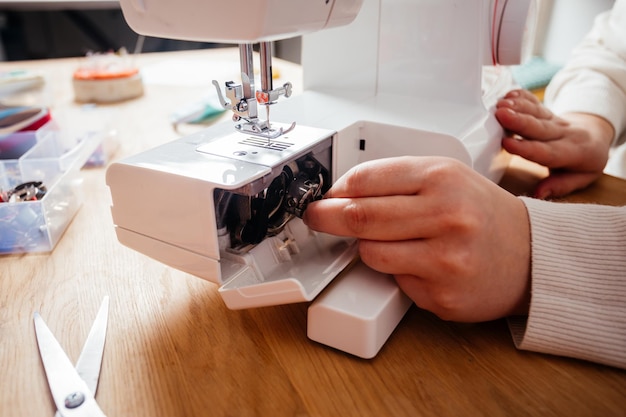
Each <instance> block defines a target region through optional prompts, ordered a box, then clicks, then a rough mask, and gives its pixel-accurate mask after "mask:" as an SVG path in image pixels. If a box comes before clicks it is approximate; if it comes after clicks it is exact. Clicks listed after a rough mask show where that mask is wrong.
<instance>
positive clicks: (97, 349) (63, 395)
mask: <svg viewBox="0 0 626 417" xmlns="http://www.w3.org/2000/svg"><path fill="white" fill-rule="evenodd" d="M108 314H109V297H108V296H107V297H104V299H103V300H102V305H101V306H100V310H99V311H98V314H97V316H96V319H95V320H94V322H93V325H92V326H91V330H90V331H89V335H88V336H87V340H85V344H84V345H83V350H82V352H81V353H80V356H79V357H78V362H76V367H74V366H73V365H72V363H71V362H70V359H69V358H68V357H67V355H66V354H65V352H64V351H63V348H62V347H61V345H60V344H59V342H58V341H57V340H56V339H55V337H54V335H53V334H52V332H51V331H50V329H49V328H48V326H47V325H46V323H45V322H44V321H43V319H42V318H41V316H40V315H39V313H37V312H36V313H35V314H34V318H33V320H34V322H35V334H36V335H37V344H38V345H39V354H40V355H41V361H42V362H43V367H44V369H45V371H46V376H47V378H48V386H49V387H50V392H51V393H52V397H53V399H54V403H55V404H56V406H57V413H56V414H55V417H87V416H93V417H105V415H104V413H103V412H102V410H101V409H100V407H99V406H98V404H97V403H96V399H95V397H94V396H95V394H96V389H97V387H98V377H99V376H100V367H101V365H102V355H103V353H104V342H105V338H106V330H107V320H108Z"/></svg>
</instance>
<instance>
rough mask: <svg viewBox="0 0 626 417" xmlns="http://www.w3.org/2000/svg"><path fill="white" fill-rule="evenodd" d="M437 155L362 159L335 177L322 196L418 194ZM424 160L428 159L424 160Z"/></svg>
mask: <svg viewBox="0 0 626 417" xmlns="http://www.w3.org/2000/svg"><path fill="white" fill-rule="evenodd" d="M437 159H439V158H437V157H428V158H426V157H396V158H384V159H377V160H373V161H368V162H364V163H362V164H359V165H357V166H355V167H353V168H352V169H350V170H349V171H348V172H347V173H346V174H345V175H343V176H342V177H341V178H339V179H338V180H337V182H336V183H335V184H333V186H332V187H331V189H330V190H329V191H328V192H327V193H326V195H325V198H361V197H382V196H391V195H414V194H417V193H419V191H420V190H421V188H422V186H423V182H424V178H425V177H426V176H427V174H428V170H429V167H430V166H432V165H433V162H434V161H436V160H437ZM427 161H428V162H427Z"/></svg>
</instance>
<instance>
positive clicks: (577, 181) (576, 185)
mask: <svg viewBox="0 0 626 417" xmlns="http://www.w3.org/2000/svg"><path fill="white" fill-rule="evenodd" d="M600 175H601V173H595V172H576V173H572V172H556V173H555V172H552V173H551V174H550V176H549V177H547V178H545V179H543V180H542V181H540V182H539V184H538V185H537V187H536V188H535V193H534V197H535V198H539V199H543V200H545V199H547V198H553V197H563V196H565V195H567V194H570V193H572V192H574V191H576V190H580V189H583V188H585V187H587V186H588V185H590V184H591V183H592V182H594V181H595V180H596V179H598V177H599V176H600Z"/></svg>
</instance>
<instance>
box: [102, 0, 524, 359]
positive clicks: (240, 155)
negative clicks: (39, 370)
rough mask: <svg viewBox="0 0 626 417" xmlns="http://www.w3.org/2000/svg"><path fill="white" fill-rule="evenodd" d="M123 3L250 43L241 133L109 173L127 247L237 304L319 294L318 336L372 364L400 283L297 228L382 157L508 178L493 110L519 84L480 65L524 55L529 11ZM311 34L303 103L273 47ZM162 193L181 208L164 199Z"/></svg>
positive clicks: (176, 30) (185, 30)
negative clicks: (439, 158) (334, 187)
mask: <svg viewBox="0 0 626 417" xmlns="http://www.w3.org/2000/svg"><path fill="white" fill-rule="evenodd" d="M121 6H122V9H123V12H124V16H125V17H126V19H127V21H128V22H129V24H130V25H131V27H132V28H133V29H134V30H135V31H137V32H139V33H143V34H146V35H154V36H160V37H169V38H178V39H188V40H202V41H217V42H232V43H237V44H239V45H240V46H239V48H240V58H241V63H240V64H241V80H236V81H235V82H231V81H229V80H220V81H222V82H223V81H226V83H225V84H223V83H217V82H214V84H216V87H217V89H218V91H220V95H221V101H222V103H223V105H224V106H225V107H227V108H229V109H231V110H232V112H233V120H234V122H235V123H234V126H233V123H224V124H219V125H215V126H212V127H210V128H207V129H206V130H203V131H201V132H199V133H197V134H194V135H191V136H188V137H184V138H181V139H179V140H176V141H174V142H172V143H169V144H166V145H163V146H160V147H157V148H155V149H152V150H148V151H146V152H143V153H141V154H139V155H136V156H132V157H129V158H126V159H124V160H121V161H117V162H115V163H113V164H112V165H111V166H110V167H109V169H108V172H107V183H108V185H109V187H110V189H111V194H112V201H113V206H112V214H113V220H114V222H115V225H116V231H117V236H118V239H119V240H120V242H122V243H123V244H125V245H127V246H129V247H131V248H133V249H135V250H138V251H140V252H142V253H144V254H146V255H148V256H150V257H152V258H154V259H157V260H159V261H161V262H163V263H165V264H167V265H170V266H172V267H174V268H177V269H180V270H183V271H186V272H188V273H190V274H193V275H197V276H199V277H202V278H205V279H207V280H210V281H213V282H215V283H217V284H218V285H220V289H219V291H220V293H221V295H222V298H223V299H224V301H225V303H226V305H227V306H228V307H229V308H233V309H240V308H250V307H260V306H270V305H277V304H283V303H295V302H307V301H312V300H313V302H312V303H311V305H310V307H309V310H308V336H309V337H310V338H311V339H313V340H316V341H318V342H321V343H323V344H326V345H329V346H332V347H335V348H337V349H340V350H343V351H346V352H348V353H351V354H354V355H357V356H360V357H364V358H371V357H373V356H375V355H376V354H377V353H378V351H379V350H380V348H381V347H382V346H383V344H384V343H385V341H386V340H387V338H388V337H389V335H390V334H391V333H392V331H393V329H394V328H395V327H396V325H397V324H398V322H399V321H400V319H401V318H402V317H403V316H404V314H405V312H406V311H407V309H408V308H409V306H410V300H409V299H408V298H407V297H406V296H404V295H403V293H402V292H401V291H400V290H399V288H398V287H397V286H396V284H395V281H394V280H393V279H392V277H390V276H386V275H383V274H379V273H377V272H375V271H372V270H371V269H369V268H367V267H366V266H365V265H363V264H362V263H360V262H358V261H357V260H356V259H357V250H356V243H355V242H354V241H353V240H351V239H347V238H341V237H335V236H329V235H325V234H321V233H316V232H313V231H311V230H309V229H308V228H307V227H306V226H305V225H304V223H303V222H302V221H301V220H300V218H299V217H300V216H301V214H302V212H303V211H304V210H305V209H306V206H307V204H308V203H309V202H311V201H313V200H315V199H318V198H321V196H322V195H323V193H324V192H325V191H326V190H327V189H328V188H329V187H330V185H331V183H332V182H333V181H334V180H336V179H337V178H338V177H339V176H341V175H342V174H343V173H345V172H346V171H347V170H348V169H349V168H351V167H352V166H354V165H356V164H358V163H361V162H364V161H367V160H371V159H376V158H383V157H390V156H398V155H446V156H450V157H454V158H457V159H459V160H461V161H463V162H465V163H466V164H468V165H469V166H472V167H473V168H474V169H475V170H477V171H478V172H480V173H481V174H483V175H485V176H487V177H488V178H490V179H492V180H494V181H497V180H498V179H499V178H500V176H501V174H502V172H503V170H504V168H505V166H506V164H507V162H508V160H507V157H506V155H504V154H503V153H502V152H501V149H500V139H501V135H502V132H501V129H500V127H499V125H498V123H497V121H496V120H495V118H494V117H493V115H492V112H491V111H490V107H491V106H492V105H493V104H495V101H496V99H497V97H498V96H499V95H501V94H503V93H504V92H505V90H506V89H508V88H509V87H510V85H511V80H510V78H509V77H508V72H507V71H492V72H491V76H490V80H489V82H488V83H484V82H483V78H484V77H483V65H484V64H489V65H491V64H494V63H498V62H499V63H504V64H509V63H516V61H519V58H520V53H521V52H520V51H521V45H522V38H523V36H524V34H525V25H526V18H527V15H528V14H529V11H530V10H531V8H532V7H531V6H532V0H509V1H505V0H500V1H498V0H462V1H451V0H449V1H443V0H317V1H314V0H255V1H252V2H247V3H246V5H245V6H241V5H235V3H233V2H231V1H230V0H177V1H176V2H171V1H167V0H121ZM240 8H241V10H239V9H240ZM353 20H354V21H353ZM343 25H346V26H343ZM335 26H337V27H336V28H332V29H327V28H331V27H335ZM338 26H343V27H338ZM321 29H327V30H323V31H322V30H321ZM313 32H315V33H313ZM492 32H494V34H493V36H492ZM297 35H304V37H303V55H302V64H303V71H304V93H302V94H299V95H297V96H294V97H291V98H286V97H289V96H290V95H291V85H290V84H289V83H287V84H285V85H283V86H280V87H277V88H274V86H273V85H272V74H271V68H272V67H271V56H272V52H271V45H272V44H271V41H274V40H277V39H283V38H288V37H292V36H297ZM257 42H259V43H260V54H259V55H260V59H259V62H260V70H261V71H260V79H261V88H260V89H259V90H255V79H254V78H255V76H254V65H253V60H254V54H253V52H252V43H257ZM483 84H485V85H483ZM222 85H223V86H224V92H223V93H222V92H221V91H222ZM281 96H284V97H281ZM279 99H280V102H281V103H280V104H275V103H276V101H278V100H279ZM270 106H272V116H271V121H270V120H269V107H270ZM262 107H265V108H266V111H267V117H265V118H264V117H263V114H264V113H265V112H262V111H260V110H261V108H262ZM279 122H280V123H279ZM163 190H168V194H169V197H168V198H167V199H159V201H158V202H155V200H154V196H155V195H159V194H161V193H162V192H163ZM335 278H337V279H335ZM333 279H335V282H333V285H331V286H329V287H328V288H327V289H326V290H325V291H323V290H324V289H325V287H326V286H327V285H328V284H329V283H331V281H333Z"/></svg>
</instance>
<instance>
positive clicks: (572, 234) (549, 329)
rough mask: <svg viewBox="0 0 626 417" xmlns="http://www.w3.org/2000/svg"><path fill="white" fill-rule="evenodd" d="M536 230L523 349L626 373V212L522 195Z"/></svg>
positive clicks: (512, 321) (518, 335) (520, 330)
mask: <svg viewBox="0 0 626 417" xmlns="http://www.w3.org/2000/svg"><path fill="white" fill-rule="evenodd" d="M520 198H521V199H522V201H523V202H524V203H525V205H526V208H527V210H528V214H529V218H530V225H531V246H532V248H531V254H532V255H531V256H532V258H531V263H532V265H531V274H532V275H531V303H530V311H529V314H528V317H512V318H509V328H510V330H511V333H512V335H513V339H514V342H515V345H516V346H517V347H518V348H519V349H525V350H532V351H537V352H543V353H550V354H555V355H561V356H570V357H575V358H579V359H585V360H589V361H593V362H599V363H603V364H607V365H611V366H617V367H620V368H626V206H625V207H610V206H601V205H594V204H568V203H553V202H546V201H542V200H536V199H531V198H526V197H520Z"/></svg>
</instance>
